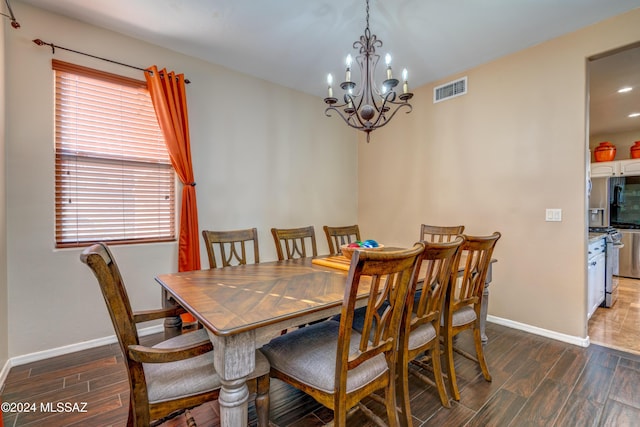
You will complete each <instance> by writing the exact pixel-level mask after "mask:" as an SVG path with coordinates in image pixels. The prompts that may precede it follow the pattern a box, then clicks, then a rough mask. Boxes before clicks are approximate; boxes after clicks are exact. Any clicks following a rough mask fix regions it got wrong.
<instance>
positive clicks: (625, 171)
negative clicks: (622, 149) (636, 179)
mask: <svg viewBox="0 0 640 427" xmlns="http://www.w3.org/2000/svg"><path fill="white" fill-rule="evenodd" d="M618 162H619V163H620V171H619V172H620V175H627V176H636V175H640V159H631V160H619V161H618Z"/></svg>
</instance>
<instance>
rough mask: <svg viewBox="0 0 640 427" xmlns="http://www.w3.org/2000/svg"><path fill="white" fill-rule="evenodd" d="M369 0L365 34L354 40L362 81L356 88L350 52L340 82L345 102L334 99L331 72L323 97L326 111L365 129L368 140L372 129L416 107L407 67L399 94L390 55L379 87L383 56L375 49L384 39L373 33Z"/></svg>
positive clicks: (386, 60) (386, 59)
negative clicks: (403, 111)
mask: <svg viewBox="0 0 640 427" xmlns="http://www.w3.org/2000/svg"><path fill="white" fill-rule="evenodd" d="M366 3H367V26H366V28H365V30H364V35H362V36H360V39H359V40H356V41H355V42H354V43H353V48H354V49H358V55H357V56H356V59H355V60H356V63H357V64H358V67H359V68H360V76H361V84H360V86H359V87H356V86H357V85H356V83H355V82H353V81H352V80H351V65H352V62H353V59H352V58H351V55H347V60H346V65H347V70H346V73H345V81H344V82H342V83H340V88H341V89H342V90H343V91H344V96H343V102H344V103H343V104H341V103H339V102H338V99H337V98H334V96H333V87H332V85H333V76H332V75H331V74H329V75H328V76H327V85H328V91H329V96H328V97H326V98H325V99H324V102H325V103H326V104H327V105H328V107H327V108H326V110H324V113H325V115H326V116H328V117H331V111H335V112H336V113H337V114H338V115H339V116H340V118H342V120H344V121H345V123H346V124H347V125H349V126H350V127H352V128H355V129H358V130H361V131H363V132H365V133H366V134H367V142H369V134H370V133H371V131H373V130H375V129H378V128H381V127H382V126H385V125H386V124H387V123H389V122H390V121H391V119H392V118H393V116H395V114H396V113H397V112H398V111H399V110H400V109H401V108H408V111H407V113H410V112H411V110H412V109H413V107H411V104H409V102H408V101H409V100H410V99H411V98H412V97H413V94H412V93H411V92H409V84H408V81H407V69H406V68H405V69H404V70H402V80H403V84H402V92H401V93H400V94H398V93H397V92H396V86H398V83H399V81H398V80H397V79H394V78H393V72H392V70H391V56H390V55H389V54H387V55H386V56H385V62H386V65H387V70H386V79H385V80H384V81H383V82H382V85H381V86H380V87H378V86H376V84H375V81H374V78H375V70H376V66H377V65H378V61H379V60H380V56H379V55H378V54H376V48H380V47H382V40H379V39H378V38H377V37H376V35H375V34H371V31H370V30H369V0H367V2H366Z"/></svg>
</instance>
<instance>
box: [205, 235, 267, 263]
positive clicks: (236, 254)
mask: <svg viewBox="0 0 640 427" xmlns="http://www.w3.org/2000/svg"><path fill="white" fill-rule="evenodd" d="M202 237H203V238H204V243H205V245H206V246H207V255H209V268H217V267H218V263H217V262H216V252H217V251H216V249H215V248H216V246H217V247H218V252H219V257H220V260H221V261H222V267H229V266H232V265H244V264H246V263H247V250H246V243H247V242H252V245H253V262H254V263H255V264H258V263H259V262H260V251H259V249H258V230H257V229H256V228H247V229H244V230H228V231H210V230H202Z"/></svg>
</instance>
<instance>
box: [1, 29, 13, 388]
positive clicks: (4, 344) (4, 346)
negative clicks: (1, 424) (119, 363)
mask: <svg viewBox="0 0 640 427" xmlns="http://www.w3.org/2000/svg"><path fill="white" fill-rule="evenodd" d="M1 21H2V23H1V24H0V71H1V73H0V381H2V375H1V372H2V368H3V366H4V365H5V363H6V362H7V358H8V357H9V349H8V345H9V336H8V329H7V328H8V326H7V309H8V304H7V239H6V235H7V223H6V215H5V212H6V199H5V184H6V181H5V155H4V153H5V135H6V127H5V103H6V102H5V77H4V76H6V72H5V59H4V55H5V54H4V31H5V29H6V30H7V31H12V30H13V28H11V26H10V25H7V20H6V19H2V20H1Z"/></svg>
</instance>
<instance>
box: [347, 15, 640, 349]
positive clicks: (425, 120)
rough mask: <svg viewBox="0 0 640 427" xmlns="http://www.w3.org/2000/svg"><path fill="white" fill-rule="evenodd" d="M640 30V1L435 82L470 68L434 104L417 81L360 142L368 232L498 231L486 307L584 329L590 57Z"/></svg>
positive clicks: (541, 324) (573, 331) (362, 208)
mask: <svg viewBox="0 0 640 427" xmlns="http://www.w3.org/2000/svg"><path fill="white" fill-rule="evenodd" d="M638 40H640V9H637V10H635V11H632V12H630V13H627V14H624V15H621V16H618V17H616V18H614V19H610V20H607V21H605V22H602V23H599V24H597V25H594V26H591V27H588V28H585V29H583V30H580V31H578V32H575V33H572V34H570V35H566V36H563V37H560V38H557V39H554V40H552V41H549V42H547V43H544V44H540V45H537V46H534V47H532V48H529V49H526V50H523V51H520V52H517V53H515V54H512V55H509V56H506V57H503V58H501V59H498V60H496V61H493V62H490V63H488V64H485V65H482V66H480V67H477V68H474V69H471V70H468V71H467V72H465V73H462V74H460V75H455V76H451V77H450V78H447V79H444V80H443V81H441V82H436V84H441V83H444V82H447V81H450V80H453V79H454V78H457V77H460V76H463V75H466V76H468V88H469V92H468V94H467V95H465V96H461V97H458V98H454V99H451V100H448V101H445V102H441V103H438V104H433V103H432V97H433V86H431V85H429V86H426V87H421V88H419V89H417V90H416V91H415V92H416V93H415V98H414V100H415V101H414V110H413V112H412V113H410V114H409V115H406V116H404V115H402V114H400V116H399V117H398V116H397V117H396V118H395V119H394V121H395V123H392V124H390V125H389V126H388V127H386V128H384V129H381V130H379V131H376V132H374V133H373V134H372V141H371V143H370V144H365V143H360V145H359V157H358V158H359V162H360V166H359V174H358V195H359V199H358V200H359V205H358V211H359V215H358V219H359V222H360V225H361V227H362V228H363V229H364V230H366V234H367V236H371V237H374V238H377V239H379V240H380V241H381V242H383V243H385V244H391V243H393V244H404V245H409V244H411V243H413V242H414V241H415V240H416V239H417V238H418V234H419V226H420V224H421V223H430V224H440V225H454V224H465V225H466V227H467V228H466V231H467V232H468V233H469V234H489V233H491V232H493V231H495V230H498V231H500V232H502V235H503V237H502V239H501V240H500V241H499V242H498V245H497V249H496V251H495V257H496V258H497V259H498V263H497V264H496V265H495V268H494V277H493V279H494V280H493V284H492V285H491V298H490V301H489V314H490V315H492V316H495V317H497V318H500V319H507V320H508V321H509V322H520V323H522V324H526V325H527V326H528V327H536V328H542V329H544V330H547V331H553V332H554V333H559V334H565V335H567V336H568V337H569V338H572V337H575V338H577V341H580V339H582V338H584V337H586V335H587V332H586V326H587V322H586V292H585V290H586V232H587V226H586V218H585V217H586V214H585V213H586V209H585V207H586V165H587V158H586V152H587V138H586V131H585V128H586V120H585V117H586V111H587V110H586V77H585V76H586V58H587V57H589V56H591V55H594V54H597V53H601V52H604V51H607V50H610V49H614V48H618V47H620V46H623V45H626V44H629V43H632V42H636V41H638ZM434 60H437V58H435V59H434ZM546 208H561V209H562V214H563V220H562V222H545V209H546ZM500 319H498V320H500Z"/></svg>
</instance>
